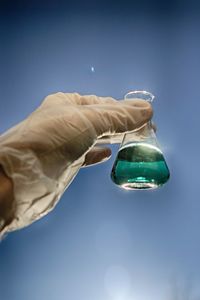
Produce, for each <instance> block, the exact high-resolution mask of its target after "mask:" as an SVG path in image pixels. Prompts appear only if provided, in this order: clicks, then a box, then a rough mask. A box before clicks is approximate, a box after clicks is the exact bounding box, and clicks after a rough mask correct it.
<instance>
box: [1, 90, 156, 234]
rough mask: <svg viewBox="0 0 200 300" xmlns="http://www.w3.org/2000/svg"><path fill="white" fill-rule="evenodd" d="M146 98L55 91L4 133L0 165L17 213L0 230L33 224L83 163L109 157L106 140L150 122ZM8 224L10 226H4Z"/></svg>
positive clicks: (50, 206) (51, 206)
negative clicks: (11, 188)
mask: <svg viewBox="0 0 200 300" xmlns="http://www.w3.org/2000/svg"><path fill="white" fill-rule="evenodd" d="M151 116H152V109H151V106H150V104H149V103H148V102H146V101H144V100H134V101H131V100H123V101H116V100H114V99H113V98H110V97H97V96H94V95H88V96H81V95H79V94H77V93H74V94H65V93H56V94H53V95H50V96H48V97H46V98H45V99H44V101H43V102H42V104H41V105H40V106H39V108H38V109H37V110H36V111H34V112H33V113H32V114H31V115H30V116H28V117H27V119H25V120H24V121H22V122H21V123H19V124H18V125H16V126H14V127H13V128H11V129H10V130H8V131H7V132H5V133H4V134H3V135H2V136H0V165H2V166H3V168H4V171H5V173H6V174H7V175H8V177H10V178H11V179H12V181H13V184H14V201H15V212H14V216H13V219H12V220H11V221H9V222H10V224H7V223H6V220H1V225H2V228H1V229H0V231H1V233H2V234H3V233H5V232H9V231H13V230H16V229H19V228H22V227H24V226H27V225H29V224H31V223H32V222H33V221H36V220H37V219H39V218H41V217H42V216H44V215H46V214H47V213H48V212H50V211H51V210H52V209H53V208H54V206H55V205H56V203H57V202H58V200H59V199H60V197H61V195H62V194H63V192H64V191H65V189H66V188H67V187H68V185H69V184H70V183H71V181H72V180H73V178H74V177H75V175H76V174H77V172H78V171H79V169H80V168H81V166H85V165H91V164H93V163H97V162H100V161H103V160H105V159H106V158H108V157H109V156H110V154H111V151H110V150H109V149H108V148H103V149H100V148H95V147H94V145H95V144H96V145H97V144H98V143H102V142H107V143H112V142H120V141H121V139H122V136H123V134H124V132H127V131H132V130H135V129H137V128H140V127H142V126H144V124H146V123H147V122H148V121H149V119H150V118H151ZM5 224H6V226H5Z"/></svg>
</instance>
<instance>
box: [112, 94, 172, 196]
mask: <svg viewBox="0 0 200 300" xmlns="http://www.w3.org/2000/svg"><path fill="white" fill-rule="evenodd" d="M125 99H131V100H133V99H137V100H138V99H143V100H146V101H149V102H152V101H153V99H154V96H153V95H152V94H151V93H148V92H146V91H134V92H129V93H128V94H126V95H125ZM169 176H170V173H169V169H168V167H167V164H166V161H165V159H164V156H163V153H162V151H161V149H160V147H159V145H158V142H157V138H156V135H155V132H154V130H153V128H152V124H151V122H149V123H147V124H146V125H144V126H143V127H142V128H140V129H139V130H134V131H132V132H130V133H126V134H125V135H124V138H123V141H122V144H121V146H120V148H119V151H118V154H117V157H116V160H115V163H114V165H113V168H112V172H111V178H112V180H113V182H114V183H116V184H117V185H119V186H120V187H122V188H125V189H131V190H132V189H133V190H135V189H140V190H141V189H152V188H157V187H158V186H161V185H163V184H164V183H165V182H167V180H168V179H169Z"/></svg>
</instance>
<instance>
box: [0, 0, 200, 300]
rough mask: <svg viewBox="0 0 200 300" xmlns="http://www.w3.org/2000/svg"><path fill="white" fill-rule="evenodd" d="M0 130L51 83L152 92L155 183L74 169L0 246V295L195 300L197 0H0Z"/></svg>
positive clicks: (15, 298)
mask: <svg viewBox="0 0 200 300" xmlns="http://www.w3.org/2000/svg"><path fill="white" fill-rule="evenodd" d="M0 10H1V12H0V130H1V132H3V131H5V130H6V129H8V128H9V127H11V126H13V125H14V124H16V123H17V122H19V121H21V120H22V119H23V118H25V117H26V116H27V115H28V114H29V113H31V112H32V111H33V110H34V109H35V108H37V106H38V105H39V104H40V103H41V101H42V99H43V98H44V97H45V96H46V95H48V94H50V93H54V92H57V91H64V92H79V93H82V94H97V95H100V96H108V95H109V96H113V97H115V98H117V99H121V98H123V95H124V94H125V93H126V92H127V91H129V90H134V89H142V90H143V89H144V90H148V91H150V92H152V93H154V94H155V96H156V100H155V102H154V111H155V116H154V121H155V122H156V124H157V126H158V131H157V136H158V139H159V142H160V144H161V146H162V149H163V151H164V153H165V157H166V160H167V162H168V165H169V168H170V170H171V179H170V181H169V183H168V184H166V185H165V186H163V187H162V188H160V189H158V190H155V191H139V192H127V191H122V190H120V189H118V187H117V186H115V185H114V184H113V183H112V182H111V180H110V171H111V168H112V164H113V161H114V158H115V155H116V153H117V149H118V146H112V149H113V156H112V158H111V159H110V160H109V161H108V162H106V163H103V164H101V165H98V166H94V167H91V168H87V169H82V170H81V171H80V172H79V174H78V176H77V177H76V178H75V180H74V181H73V183H72V184H71V185H70V187H69V188H68V189H67V190H66V192H65V194H64V196H63V197H62V199H61V201H60V202H59V204H58V205H57V207H56V208H55V210H54V211H53V212H52V213H50V214H49V215H48V216H46V217H45V218H43V219H41V220H39V221H38V222H36V223H34V224H33V225H32V226H30V227H27V228H25V229H23V230H21V231H19V232H15V233H12V234H10V235H8V236H7V238H6V239H5V240H4V241H3V242H2V243H1V244H0V299H3V300H27V299H28V300H38V299H48V300H54V299H56V300H64V299H70V300H80V299H81V300H149V299H150V300H151V299H153V300H183V299H184V300H199V299H200V233H199V232H200V218H199V215H200V197H199V184H200V183H199V182H200V181H199V167H200V159H199V151H200V150H199V148H200V140H199V110H200V100H199V86H200V76H199V70H200V33H199V32H200V5H199V4H198V1H193V0H191V1H184V0H183V1H167V2H166V1H146V0H142V1H132V2H131V4H130V3H129V2H126V1H123V2H118V3H114V1H107V2H106V1H99V2H95V1H93V2H92V1H91V2H88V1H86V2H85V1H83V2H76V1H75V2H73V1H71V2H69V3H68V2H67V1H39V0H36V1H33V0H32V1H25V0H24V1H22V0H19V1H17V0H16V1H2V0H1V2H0Z"/></svg>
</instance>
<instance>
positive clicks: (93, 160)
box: [82, 146, 111, 167]
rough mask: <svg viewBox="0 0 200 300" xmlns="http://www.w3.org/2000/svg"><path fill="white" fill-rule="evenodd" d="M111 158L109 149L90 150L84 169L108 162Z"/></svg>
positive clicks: (97, 148)
mask: <svg viewBox="0 0 200 300" xmlns="http://www.w3.org/2000/svg"><path fill="white" fill-rule="evenodd" d="M110 156H111V150H110V148H107V147H104V148H103V147H96V146H95V147H94V148H92V150H90V151H89V152H88V153H87V154H86V157H85V162H84V164H83V165H82V167H87V166H91V165H94V164H97V163H101V162H104V161H106V160H108V159H109V158H110Z"/></svg>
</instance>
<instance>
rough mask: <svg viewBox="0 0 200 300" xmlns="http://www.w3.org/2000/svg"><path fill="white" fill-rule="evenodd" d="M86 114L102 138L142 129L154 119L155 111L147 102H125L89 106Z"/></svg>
mask: <svg viewBox="0 0 200 300" xmlns="http://www.w3.org/2000/svg"><path fill="white" fill-rule="evenodd" d="M86 114H87V118H88V119H89V120H90V122H91V123H92V124H93V127H94V128H95V130H96V133H97V136H98V137H101V136H104V135H112V134H116V133H124V132H127V131H133V130H135V129H138V128H140V127H142V126H143V125H145V124H146V123H147V122H148V121H149V120H150V119H151V118H152V115H153V110H152V107H151V104H150V103H149V102H147V101H145V100H123V101H116V102H115V103H113V104H110V103H108V104H98V105H89V106H88V108H87V109H86Z"/></svg>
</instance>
